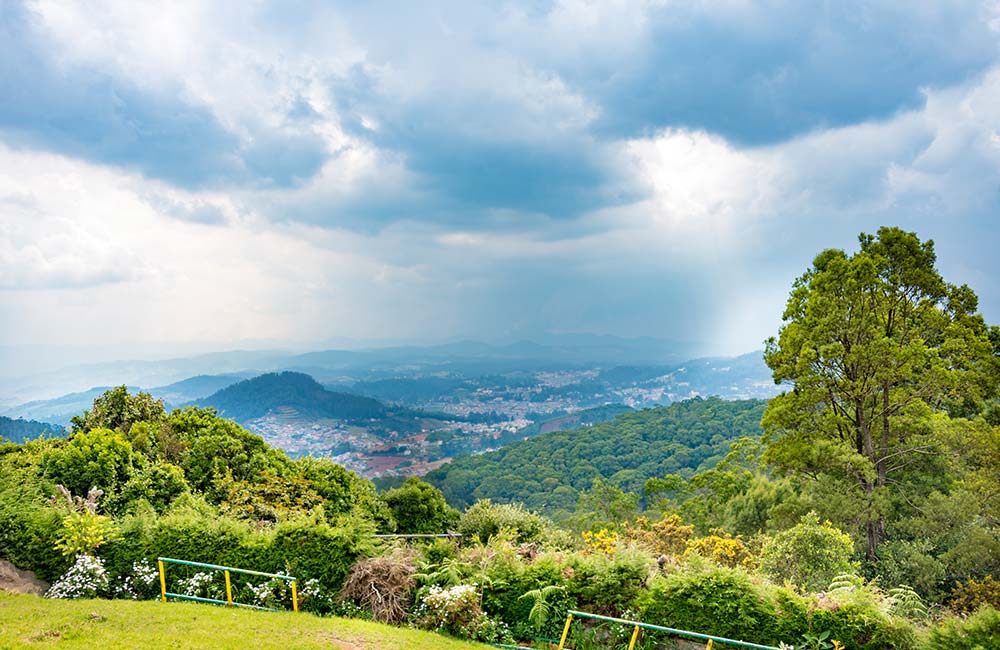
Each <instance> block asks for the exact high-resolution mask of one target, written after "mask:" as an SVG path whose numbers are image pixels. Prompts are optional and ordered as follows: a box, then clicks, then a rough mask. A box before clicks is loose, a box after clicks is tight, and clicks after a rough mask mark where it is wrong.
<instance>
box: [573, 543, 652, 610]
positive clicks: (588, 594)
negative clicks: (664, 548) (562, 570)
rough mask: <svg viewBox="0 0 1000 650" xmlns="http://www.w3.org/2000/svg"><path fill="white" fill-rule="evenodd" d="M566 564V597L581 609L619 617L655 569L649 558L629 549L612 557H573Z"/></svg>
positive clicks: (644, 588) (639, 593) (641, 590)
mask: <svg viewBox="0 0 1000 650" xmlns="http://www.w3.org/2000/svg"><path fill="white" fill-rule="evenodd" d="M567 564H568V569H570V571H567V573H568V574H569V577H568V578H567V580H566V587H567V593H568V595H569V596H571V597H573V598H574V599H575V600H576V601H577V605H578V606H579V607H580V608H584V609H586V610H587V611H591V612H594V613H596V614H608V615H611V616H619V615H621V613H622V612H624V611H625V610H627V609H629V608H631V607H632V606H633V604H634V602H635V600H636V598H638V597H639V596H640V595H641V594H642V593H643V592H644V591H645V590H646V587H647V585H648V583H649V580H650V577H651V576H652V575H653V573H654V572H655V569H656V562H655V560H654V559H653V558H652V557H651V556H649V555H648V554H646V553H643V552H641V551H636V550H632V549H622V550H621V551H620V552H618V553H615V554H614V556H612V557H608V556H606V555H604V554H592V555H572V556H569V558H567Z"/></svg>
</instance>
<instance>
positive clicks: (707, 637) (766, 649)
mask: <svg viewBox="0 0 1000 650" xmlns="http://www.w3.org/2000/svg"><path fill="white" fill-rule="evenodd" d="M574 616H577V617H579V618H590V619H594V620H598V621H606V622H609V623H619V624H621V625H625V626H632V627H633V628H634V629H633V630H632V638H631V640H630V641H629V644H628V650H634V648H635V644H636V641H637V640H638V639H639V630H640V629H643V630H653V631H656V632H666V633H667V634H673V635H676V636H683V637H687V638H689V639H699V640H701V641H708V646H707V650H711V648H712V645H713V644H715V643H719V644H725V645H732V646H737V647H740V648H756V649H757V650H781V649H780V648H777V647H775V646H770V645H760V644H758V643H750V642H749V641H736V640H735V639H727V638H725V637H721V636H714V635H711V634H700V633H698V632H689V631H688V630H677V629H674V628H672V627H663V626H661V625H652V624H650V623H641V622H639V621H629V620H626V619H624V618H615V617H613V616H601V615H599V614H591V613H589V612H578V611H576V610H574V609H570V610H567V612H566V625H565V626H564V627H563V633H562V638H561V639H560V640H559V650H563V649H564V648H565V647H566V638H567V637H568V636H569V626H570V624H571V623H572V622H573V617H574Z"/></svg>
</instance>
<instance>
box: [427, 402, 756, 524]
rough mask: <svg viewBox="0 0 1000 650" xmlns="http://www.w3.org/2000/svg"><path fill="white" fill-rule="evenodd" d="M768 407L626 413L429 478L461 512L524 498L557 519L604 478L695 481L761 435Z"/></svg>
mask: <svg viewBox="0 0 1000 650" xmlns="http://www.w3.org/2000/svg"><path fill="white" fill-rule="evenodd" d="M764 405H765V402H763V401H761V400H744V401H727V400H723V399H719V398H716V397H713V398H709V399H692V400H687V401H685V402H678V403H676V404H671V405H670V406H660V407H656V408H651V409H644V410H641V411H635V412H632V413H625V414H623V415H620V416H618V417H617V418H615V419H614V420H613V421H611V422H604V423H601V424H596V425H594V426H592V427H584V428H581V429H574V430H571V431H555V432H552V433H544V434H541V435H539V436H537V437H535V438H532V439H530V440H525V441H522V442H516V443H513V444H511V445H508V446H507V447H504V448H502V449H499V450H497V451H493V452H489V453H485V454H480V455H477V456H469V457H465V458H459V459H457V460H455V461H454V462H452V463H449V464H447V465H444V466H442V467H440V468H438V469H437V470H435V471H433V472H431V473H430V474H428V475H427V476H426V477H425V478H426V480H428V481H429V482H431V483H432V484H434V485H436V486H437V487H438V488H440V489H441V491H442V492H443V493H444V494H445V496H446V497H447V499H448V501H449V503H451V504H452V505H453V506H455V507H465V506H467V505H469V504H471V503H473V502H475V501H476V500H478V499H492V500H493V501H496V502H509V501H520V502H522V503H524V504H525V505H527V506H528V507H530V508H533V509H536V510H540V511H542V512H546V513H549V514H552V513H554V512H555V511H557V510H559V509H561V508H572V507H574V506H575V505H576V501H577V498H578V495H579V492H580V491H581V490H585V489H588V488H589V487H590V486H591V484H592V482H593V480H594V479H595V478H598V477H602V478H604V479H608V480H609V481H610V482H611V483H614V484H616V485H618V486H619V487H621V488H623V489H625V490H627V491H631V492H638V493H642V489H643V484H644V483H645V481H646V479H648V478H652V477H661V476H664V475H665V474H681V475H683V476H690V475H691V474H694V473H695V472H696V471H698V470H700V469H705V468H709V467H712V466H714V465H715V463H717V462H718V461H719V460H720V459H721V458H722V457H723V456H724V455H725V454H726V452H727V451H728V450H729V444H730V443H731V442H732V441H733V440H736V439H738V438H741V437H744V436H753V437H758V436H760V434H761V429H760V418H761V414H762V413H763V411H764Z"/></svg>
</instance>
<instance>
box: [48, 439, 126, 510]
mask: <svg viewBox="0 0 1000 650" xmlns="http://www.w3.org/2000/svg"><path fill="white" fill-rule="evenodd" d="M139 462H140V460H139V457H137V455H136V454H135V452H134V451H133V450H132V444H131V443H129V441H128V440H127V439H126V437H125V435H124V434H122V433H120V432H118V431H113V430H111V429H90V430H87V431H80V432H78V433H75V434H74V435H73V436H72V437H71V438H70V439H69V440H68V441H62V440H59V441H54V442H53V445H52V446H51V447H49V448H48V450H47V451H46V452H45V454H44V456H43V458H42V472H43V473H44V475H45V476H46V478H48V479H50V480H51V481H53V482H54V483H60V484H62V485H65V486H66V487H67V488H68V489H69V490H70V492H72V493H74V494H86V493H87V492H88V491H89V490H90V489H91V488H100V489H102V490H103V491H104V492H105V493H106V494H111V493H114V492H116V491H118V490H119V489H120V488H121V487H122V486H124V485H125V483H126V482H128V480H129V478H131V477H132V475H133V474H134V473H135V472H136V471H137V465H138V463H139Z"/></svg>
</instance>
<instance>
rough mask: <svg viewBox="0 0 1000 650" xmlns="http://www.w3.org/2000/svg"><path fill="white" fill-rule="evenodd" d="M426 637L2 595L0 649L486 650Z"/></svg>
mask: <svg viewBox="0 0 1000 650" xmlns="http://www.w3.org/2000/svg"><path fill="white" fill-rule="evenodd" d="M488 647H489V646H485V645H480V644H476V643H466V642H462V641H456V640H453V639H449V638H447V637H443V636H440V635H437V634H432V633H430V632H423V631H420V630H410V629H405V628H397V627H391V626H388V625H379V624H377V623H370V622H368V621H359V620H355V619H344V618H322V617H319V616H313V615H311V614H302V613H300V614H293V613H290V612H258V611H250V610H240V609H228V608H225V607H217V606H213V605H200V604H196V603H180V602H169V603H162V602H160V601H144V602H135V601H128V600H49V599H45V598H39V597H37V596H19V595H13V594H6V593H2V592H0V649H3V650H7V649H8V648H67V649H72V648H81V649H82V648H87V649H88V650H89V649H91V648H95V649H100V650H111V649H118V648H121V649H123V650H124V649H126V648H128V649H131V648H233V649H234V650H256V649H257V648H262V649H268V648H274V649H275V650H278V649H280V650H286V649H290V648H295V649H298V648H323V649H324V650H422V649H424V648H426V649H427V650H431V649H434V650H438V649H440V650H483V649H484V648H488Z"/></svg>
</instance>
